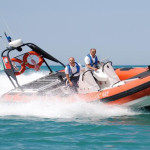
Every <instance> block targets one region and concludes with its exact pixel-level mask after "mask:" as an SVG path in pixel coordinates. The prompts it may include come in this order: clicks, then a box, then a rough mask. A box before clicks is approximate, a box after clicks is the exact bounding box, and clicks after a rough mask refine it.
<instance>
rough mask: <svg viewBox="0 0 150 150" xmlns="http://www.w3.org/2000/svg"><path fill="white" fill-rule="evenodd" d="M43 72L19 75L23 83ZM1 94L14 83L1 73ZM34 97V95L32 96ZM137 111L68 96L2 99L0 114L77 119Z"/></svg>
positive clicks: (129, 113)
mask: <svg viewBox="0 0 150 150" xmlns="http://www.w3.org/2000/svg"><path fill="white" fill-rule="evenodd" d="M42 75H43V73H40V74H39V73H38V74H32V75H31V74H30V75H23V76H20V77H19V80H20V81H21V84H24V83H27V82H30V81H32V80H34V79H37V78H39V77H41V76H42ZM0 78H1V84H0V89H1V91H0V96H1V95H2V94H4V93H6V92H7V91H9V90H10V89H12V88H13V87H12V85H11V83H10V81H9V80H8V79H7V77H6V75H5V74H1V75H0ZM31 99H32V97H31ZM136 114H138V113H137V112H134V111H132V110H130V109H129V108H124V107H119V106H108V105H106V104H103V103H87V102H85V101H83V100H81V99H79V98H78V97H77V98H76V101H74V102H71V100H70V99H68V98H58V97H53V96H51V97H48V98H45V99H42V98H40V97H39V98H38V99H36V100H35V99H34V98H33V99H32V100H31V101H5V100H3V99H0V116H1V117H2V116H12V115H15V116H24V117H39V118H51V119H61V118H66V119H75V118H97V119H103V118H109V117H115V116H124V115H128V116H129V115H136Z"/></svg>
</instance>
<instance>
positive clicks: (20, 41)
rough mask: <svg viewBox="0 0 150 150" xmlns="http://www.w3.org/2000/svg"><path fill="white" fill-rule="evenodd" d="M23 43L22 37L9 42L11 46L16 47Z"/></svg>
mask: <svg viewBox="0 0 150 150" xmlns="http://www.w3.org/2000/svg"><path fill="white" fill-rule="evenodd" d="M21 45H23V41H22V39H18V40H14V41H11V42H9V46H10V47H15V48H16V47H19V46H21Z"/></svg>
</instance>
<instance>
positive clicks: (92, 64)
mask: <svg viewBox="0 0 150 150" xmlns="http://www.w3.org/2000/svg"><path fill="white" fill-rule="evenodd" d="M84 61H85V64H86V68H87V70H93V71H97V69H98V64H99V63H100V62H99V60H98V57H97V56H96V49H95V48H91V49H90V54H88V55H87V56H85V58H84Z"/></svg>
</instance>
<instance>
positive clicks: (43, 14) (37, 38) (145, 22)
mask: <svg viewBox="0 0 150 150" xmlns="http://www.w3.org/2000/svg"><path fill="white" fill-rule="evenodd" d="M0 17H1V18H0V35H3V32H4V31H6V32H7V33H8V34H10V35H11V36H12V38H13V39H14V40H15V39H18V38H21V39H22V40H23V41H24V43H27V42H31V43H35V44H36V45H38V46H39V47H41V48H42V49H44V50H45V51H47V52H48V53H50V54H51V55H53V56H54V57H56V58H58V59H59V60H60V61H62V62H63V63H64V64H67V63H68V58H69V57H71V56H72V57H75V60H76V62H79V63H80V64H83V65H84V57H85V56H86V55H87V54H88V53H89V50H90V48H96V49H97V56H98V58H99V59H100V60H103V59H105V58H108V59H109V60H111V61H112V62H113V65H150V42H149V41H150V1H149V0H22V1H21V0H0ZM3 49H4V46H3V45H2V42H0V50H1V51H2V50H3Z"/></svg>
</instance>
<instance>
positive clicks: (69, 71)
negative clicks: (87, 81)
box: [65, 57, 81, 92]
mask: <svg viewBox="0 0 150 150" xmlns="http://www.w3.org/2000/svg"><path fill="white" fill-rule="evenodd" d="M80 70H81V65H80V64H79V63H76V62H75V59H74V58H73V57H70V58H69V64H68V65H67V66H66V67H65V74H66V78H67V80H68V82H69V85H70V87H72V89H74V90H75V91H76V92H77V87H78V81H79V77H80Z"/></svg>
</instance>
